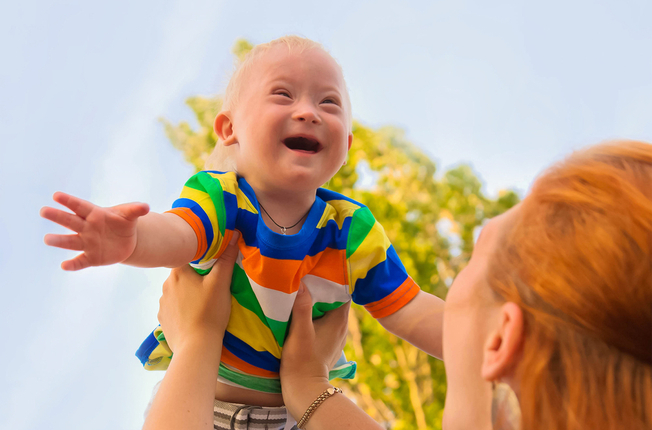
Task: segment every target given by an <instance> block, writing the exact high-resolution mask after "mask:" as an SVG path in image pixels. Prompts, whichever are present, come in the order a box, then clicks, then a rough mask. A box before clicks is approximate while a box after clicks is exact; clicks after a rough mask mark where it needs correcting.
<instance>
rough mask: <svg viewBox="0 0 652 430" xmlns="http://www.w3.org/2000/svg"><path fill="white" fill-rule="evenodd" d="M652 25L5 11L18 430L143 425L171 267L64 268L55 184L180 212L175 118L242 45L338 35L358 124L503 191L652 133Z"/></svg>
mask: <svg viewBox="0 0 652 430" xmlns="http://www.w3.org/2000/svg"><path fill="white" fill-rule="evenodd" d="M651 19H652V3H650V2H649V1H645V0H623V1H615V0H614V1H577V0H570V1H557V0H551V1H548V2H525V1H522V2H519V1H497V2H485V1H480V0H475V1H427V2H416V1H413V2H411V1H403V2H400V3H399V2H387V1H356V0H347V1H339V0H333V1H330V2H319V3H311V2H305V1H301V2H300V1H275V2H268V1H246V0H240V1H237V2H235V1H181V0H161V1H156V2H154V1H136V2H134V1H125V0H116V1H113V2H88V1H85V2H83V1H76V0H69V1H61V2H46V1H33V0H26V1H22V2H20V3H19V2H12V3H10V4H6V5H3V13H2V14H1V15H0V55H1V58H2V64H3V66H2V67H1V68H0V100H1V102H0V142H2V153H3V156H2V157H0V181H1V184H2V185H1V186H0V197H1V198H2V201H5V202H11V203H12V205H11V206H12V207H14V209H8V210H5V211H3V212H2V213H1V214H0V221H1V222H0V234H1V235H2V238H3V240H2V241H1V242H0V273H2V276H3V278H4V280H3V281H2V282H1V283H0V284H1V287H0V323H1V324H2V327H3V334H4V336H3V342H2V344H3V348H2V351H3V354H2V358H1V359H0V365H1V366H2V368H3V371H2V372H0V387H2V388H1V389H0V428H6V429H16V430H22V429H37V428H43V427H46V426H47V427H48V428H52V429H71V428H73V429H75V428H84V429H137V428H140V426H141V425H142V412H143V409H144V407H145V404H146V403H147V401H148V398H149V393H150V391H151V387H152V386H153V384H154V383H155V382H156V381H157V380H158V379H160V378H161V377H162V374H160V373H158V374H153V373H148V372H145V371H144V370H142V369H141V368H140V366H139V364H138V362H137V360H136V358H135V357H134V356H133V353H134V351H135V350H136V348H137V347H138V345H139V343H140V341H141V340H142V339H143V338H144V336H145V335H146V334H147V332H148V330H151V329H152V328H153V327H154V326H155V324H156V312H157V306H158V297H159V295H160V288H161V284H162V282H163V280H164V279H165V277H166V273H167V271H166V270H164V269H150V270H143V269H135V268H130V267H124V266H113V267H104V268H92V269H88V270H85V271H82V272H78V273H66V272H63V271H62V270H60V269H59V264H60V262H61V261H62V260H64V259H67V258H69V257H70V255H72V254H70V253H68V252H65V251H62V250H57V249H48V248H47V247H45V245H43V242H42V238H43V235H44V234H45V233H48V232H60V231H62V229H61V228H59V227H57V226H54V225H52V224H50V223H48V222H47V221H45V220H42V219H40V218H39V217H38V210H39V208H40V207H41V206H43V205H46V204H50V202H51V195H52V194H53V193H54V192H55V191H57V190H62V191H66V192H69V193H72V194H75V195H77V196H80V197H82V198H86V199H89V200H91V201H93V202H94V203H97V204H100V205H114V204H118V203H122V202H127V201H134V200H139V201H146V202H148V203H150V205H151V206H152V209H153V210H157V211H163V210H165V209H167V208H168V207H169V205H170V204H171V202H172V201H173V200H174V198H175V197H176V195H177V194H178V193H179V191H180V188H181V186H182V184H183V183H184V181H185V179H186V178H187V177H188V176H189V175H190V174H191V171H192V169H191V168H190V166H188V165H186V164H185V163H184V161H183V160H182V157H181V156H180V154H179V153H178V152H177V151H176V150H174V149H173V148H172V147H171V145H170V144H169V143H168V141H167V140H166V138H165V136H164V133H163V130H162V126H161V124H160V122H159V121H158V118H159V117H166V118H168V119H171V120H173V121H179V120H185V119H190V118H191V116H190V113H189V110H188V109H187V108H186V107H185V105H184V100H185V99H186V98H187V97H188V96H191V95H196V94H204V95H211V94H215V93H218V92H220V91H221V90H222V89H223V88H224V86H225V84H226V82H227V80H228V76H229V72H230V71H231V70H232V65H233V62H232V56H231V54H230V48H231V46H232V44H233V42H234V41H235V40H236V39H237V38H239V37H245V38H247V39H249V40H250V41H251V42H253V43H259V42H265V41H268V40H271V39H273V38H276V37H279V36H281V35H284V34H301V35H304V36H308V37H310V38H312V39H315V40H318V41H320V42H322V43H323V44H324V45H325V46H326V47H327V48H328V49H329V50H330V51H331V53H332V54H333V55H334V56H335V58H337V60H338V61H339V62H340V63H341V64H342V66H343V69H344V73H345V77H346V79H347V83H348V86H349V88H350V92H351V96H352V102H353V109H354V116H355V117H356V118H357V119H358V120H360V121H362V122H363V123H365V124H368V125H371V126H374V127H376V126H382V125H395V126H399V127H402V128H403V129H404V130H405V131H406V135H407V137H408V138H409V139H410V140H411V141H413V142H414V143H415V144H417V145H418V146H420V147H421V148H423V150H424V151H426V152H427V153H429V154H430V155H432V156H433V157H434V158H435V159H436V160H437V161H438V164H439V166H441V167H442V168H446V167H450V166H453V165H456V164H458V163H460V162H468V163H470V164H472V165H473V167H474V169H475V170H476V172H478V174H479V175H480V176H481V177H482V178H483V180H484V182H485V186H486V190H487V192H489V193H491V194H495V193H496V192H497V191H498V190H500V189H502V188H508V187H510V188H516V189H518V190H520V191H521V192H524V191H525V190H526V189H527V187H528V186H529V184H530V183H531V181H532V179H533V178H534V177H535V176H536V174H537V173H538V172H539V171H540V170H541V169H542V168H544V167H545V166H546V165H548V164H550V163H551V162H552V161H554V160H557V159H559V158H560V157H561V156H562V155H563V154H566V153H568V152H569V151H571V150H572V149H573V148H577V147H580V146H583V145H586V144H591V143H596V142H598V141H601V140H604V139H610V138H616V137H628V138H638V139H645V140H648V141H649V140H652V115H651V112H652V55H650V52H651V51H650V50H651V48H650V47H651V46H652V29H651V27H650V25H649V23H650V20H651ZM354 144H355V143H354ZM28 260H29V261H28Z"/></svg>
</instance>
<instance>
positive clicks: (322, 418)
mask: <svg viewBox="0 0 652 430" xmlns="http://www.w3.org/2000/svg"><path fill="white" fill-rule="evenodd" d="M329 387H332V385H331V384H330V383H328V381H326V380H323V381H308V380H305V379H297V380H296V381H290V382H289V384H286V383H283V399H284V400H285V402H286V406H287V408H288V410H289V411H290V413H291V414H292V416H293V417H294V418H295V419H296V420H297V421H299V420H300V419H301V417H302V416H303V414H304V413H305V411H306V410H308V408H309V407H310V405H311V404H312V402H313V401H314V400H315V399H317V397H319V395H320V394H321V393H323V392H324V390H326V389H327V388H329ZM303 428H305V429H307V430H332V429H359V430H379V429H382V428H383V427H381V426H380V425H379V424H378V423H377V422H376V421H374V420H373V419H372V418H371V417H370V416H369V415H367V414H366V413H365V412H364V411H363V410H362V409H360V408H359V407H358V406H356V405H355V403H353V402H352V401H351V400H349V399H348V398H347V397H346V395H344V394H339V393H338V394H334V395H333V396H331V397H329V398H328V399H326V400H325V401H324V402H323V403H322V404H321V405H319V407H318V408H317V409H316V410H315V412H313V414H312V415H311V416H310V419H309V420H308V422H307V423H306V425H305V426H303Z"/></svg>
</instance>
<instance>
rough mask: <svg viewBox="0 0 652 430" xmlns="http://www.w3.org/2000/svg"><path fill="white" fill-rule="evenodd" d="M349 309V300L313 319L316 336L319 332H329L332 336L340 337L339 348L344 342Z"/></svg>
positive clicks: (347, 326) (318, 335) (342, 346)
mask: <svg viewBox="0 0 652 430" xmlns="http://www.w3.org/2000/svg"><path fill="white" fill-rule="evenodd" d="M350 309H351V301H348V302H347V303H345V304H343V305H342V306H340V307H339V308H337V309H333V310H332V311H328V312H326V314H325V315H324V316H323V317H322V318H320V319H318V320H315V321H314V326H315V332H316V333H317V335H316V336H317V337H320V336H321V335H320V332H321V331H322V330H323V331H325V332H328V333H331V334H332V335H333V336H337V337H339V338H340V344H341V348H344V344H346V334H347V332H348V328H349V310H350Z"/></svg>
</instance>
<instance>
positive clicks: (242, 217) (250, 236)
mask: <svg viewBox="0 0 652 430" xmlns="http://www.w3.org/2000/svg"><path fill="white" fill-rule="evenodd" d="M236 218H237V222H236V226H235V228H237V229H238V230H240V233H242V239H243V240H244V242H245V243H246V244H247V246H253V247H255V248H259V247H260V244H259V243H258V238H257V237H256V229H257V226H258V215H257V214H255V213H252V212H249V211H248V210H245V209H238V214H237V216H236Z"/></svg>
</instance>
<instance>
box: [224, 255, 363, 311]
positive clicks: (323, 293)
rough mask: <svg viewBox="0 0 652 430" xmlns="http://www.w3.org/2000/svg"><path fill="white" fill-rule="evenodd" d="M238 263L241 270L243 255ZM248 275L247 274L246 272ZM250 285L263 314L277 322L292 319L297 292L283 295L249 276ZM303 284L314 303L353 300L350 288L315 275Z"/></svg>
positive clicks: (307, 278) (303, 281)
mask: <svg viewBox="0 0 652 430" xmlns="http://www.w3.org/2000/svg"><path fill="white" fill-rule="evenodd" d="M236 263H237V264H238V266H240V268H242V269H243V271H244V268H243V267H242V254H238V258H237V259H236ZM245 273H246V272H245ZM247 279H249V284H251V288H252V290H253V291H254V294H255V295H256V298H257V299H258V303H259V304H260V307H261V308H262V310H263V313H264V314H265V316H267V317H268V318H271V319H273V320H276V321H281V322H286V321H288V320H289V319H290V314H291V313H292V306H294V299H295V298H296V295H297V293H296V291H295V292H294V293H292V294H287V293H283V292H281V291H276V290H272V289H271V288H265V287H263V286H262V285H259V284H257V283H256V282H255V281H254V280H253V279H251V278H250V277H249V276H247ZM301 282H302V283H303V284H304V285H305V286H306V287H307V288H308V291H310V295H311V296H312V303H313V304H315V303H317V302H321V303H335V302H342V303H346V302H348V301H349V300H351V296H350V295H349V292H348V286H346V285H342V284H338V283H337V282H333V281H329V280H328V279H324V278H320V277H318V276H314V275H306V276H304V277H303V278H302V279H301Z"/></svg>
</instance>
